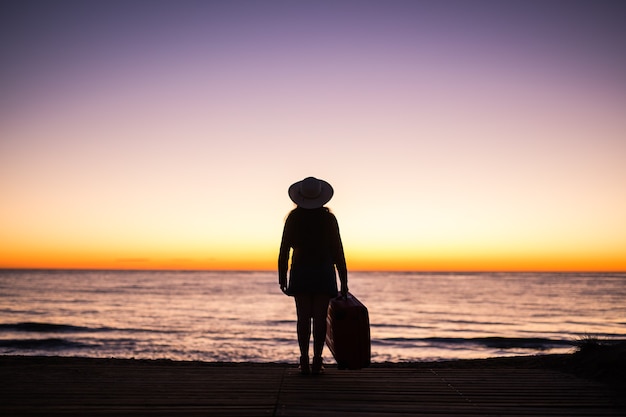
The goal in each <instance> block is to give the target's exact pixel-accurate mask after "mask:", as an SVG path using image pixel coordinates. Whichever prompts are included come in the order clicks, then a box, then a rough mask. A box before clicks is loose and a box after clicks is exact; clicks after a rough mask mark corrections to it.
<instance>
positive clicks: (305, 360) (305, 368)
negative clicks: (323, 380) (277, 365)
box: [300, 356, 311, 375]
mask: <svg viewBox="0 0 626 417" xmlns="http://www.w3.org/2000/svg"><path fill="white" fill-rule="evenodd" d="M300 373H301V374H302V375H308V374H310V373H311V368H310V367H309V357H308V356H300Z"/></svg>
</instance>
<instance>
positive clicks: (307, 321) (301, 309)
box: [294, 294, 313, 363]
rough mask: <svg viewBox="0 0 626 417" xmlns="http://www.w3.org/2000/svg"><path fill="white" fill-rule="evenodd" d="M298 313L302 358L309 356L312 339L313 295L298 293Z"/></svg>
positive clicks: (296, 298) (296, 297)
mask: <svg viewBox="0 0 626 417" xmlns="http://www.w3.org/2000/svg"><path fill="white" fill-rule="evenodd" d="M294 298H295V300H296V314H297V317H298V324H297V331H298V345H299V346H300V356H301V357H302V358H305V357H306V358H307V363H308V357H309V341H310V340H311V318H312V317H313V297H312V296H310V295H308V294H305V295H296V296H295V297H294Z"/></svg>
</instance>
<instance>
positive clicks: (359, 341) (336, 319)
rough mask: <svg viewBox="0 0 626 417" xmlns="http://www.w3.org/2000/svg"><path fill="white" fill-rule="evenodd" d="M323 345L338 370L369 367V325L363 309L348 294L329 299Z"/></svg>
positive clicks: (364, 308) (366, 314) (358, 302)
mask: <svg viewBox="0 0 626 417" xmlns="http://www.w3.org/2000/svg"><path fill="white" fill-rule="evenodd" d="M326 323H327V327H326V345H327V346H328V348H329V349H330V351H331V352H332V354H333V357H334V358H335V360H336V361H337V367H338V368H339V369H361V368H365V367H366V366H368V365H369V364H370V357H371V346H370V322H369V315H368V313H367V307H365V306H364V305H363V304H362V303H361V302H360V301H359V300H358V299H357V298H356V297H355V296H353V295H352V294H350V293H348V295H347V297H346V298H344V297H342V296H341V295H339V296H338V297H337V298H333V299H331V300H330V303H329V304H328V315H327V317H326Z"/></svg>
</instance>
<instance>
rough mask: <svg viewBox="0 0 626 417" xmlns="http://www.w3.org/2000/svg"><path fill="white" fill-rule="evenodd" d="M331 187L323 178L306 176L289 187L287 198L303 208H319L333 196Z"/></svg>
mask: <svg viewBox="0 0 626 417" xmlns="http://www.w3.org/2000/svg"><path fill="white" fill-rule="evenodd" d="M333 193H334V191H333V187H332V186H331V185H330V184H329V183H327V182H326V181H324V180H320V179H317V178H315V177H307V178H305V179H303V180H302V181H298V182H296V183H294V184H292V185H291V186H290V187H289V198H291V201H293V202H294V203H296V204H297V205H298V207H301V208H304V209H315V208H320V207H322V206H323V205H324V204H326V203H328V202H329V201H330V199H331V198H332V197H333Z"/></svg>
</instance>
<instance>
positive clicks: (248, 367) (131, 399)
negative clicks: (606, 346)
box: [0, 357, 626, 417]
mask: <svg viewBox="0 0 626 417" xmlns="http://www.w3.org/2000/svg"><path fill="white" fill-rule="evenodd" d="M0 414H1V415H3V416H4V415H6V416H40V415H42V416H43V415H52V416H54V415H56V416H60V415H67V416H72V415H74V416H78V415H100V416H106V415H111V416H112V415H130V416H143V415H150V416H166V415H168V416H169V415H176V416H199V415H216V416H247V415H250V416H262V415H268V416H271V415H276V416H365V417H367V416H376V417H381V416H403V415H407V416H408V415H412V416H446V415H455V416H476V415H484V416H495V415H501V416H531V415H545V416H620V415H621V416H623V415H626V408H625V407H624V405H623V404H620V403H617V402H616V401H615V396H614V395H613V393H612V392H611V391H610V390H609V389H607V387H605V386H604V385H601V384H598V383H595V382H591V381H587V380H584V379H580V378H576V377H573V376H571V375H568V374H564V373H561V372H557V371H554V370H550V369H540V368H537V369H517V368H515V369H513V368H497V367H494V366H491V367H488V368H480V367H475V368H463V367H461V368H442V367H440V366H437V367H434V368H427V367H425V366H420V367H415V368H411V367H406V366H398V367H394V366H392V365H389V366H387V367H382V366H374V367H371V368H367V369H362V370H359V371H339V370H337V369H336V368H333V367H330V368H329V369H327V370H326V373H325V374H324V375H320V376H302V375H300V374H299V373H298V371H297V369H295V368H294V367H292V366H289V365H284V364H207V363H193V362H171V361H133V360H101V359H100V360H95V359H81V358H10V357H0Z"/></svg>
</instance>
